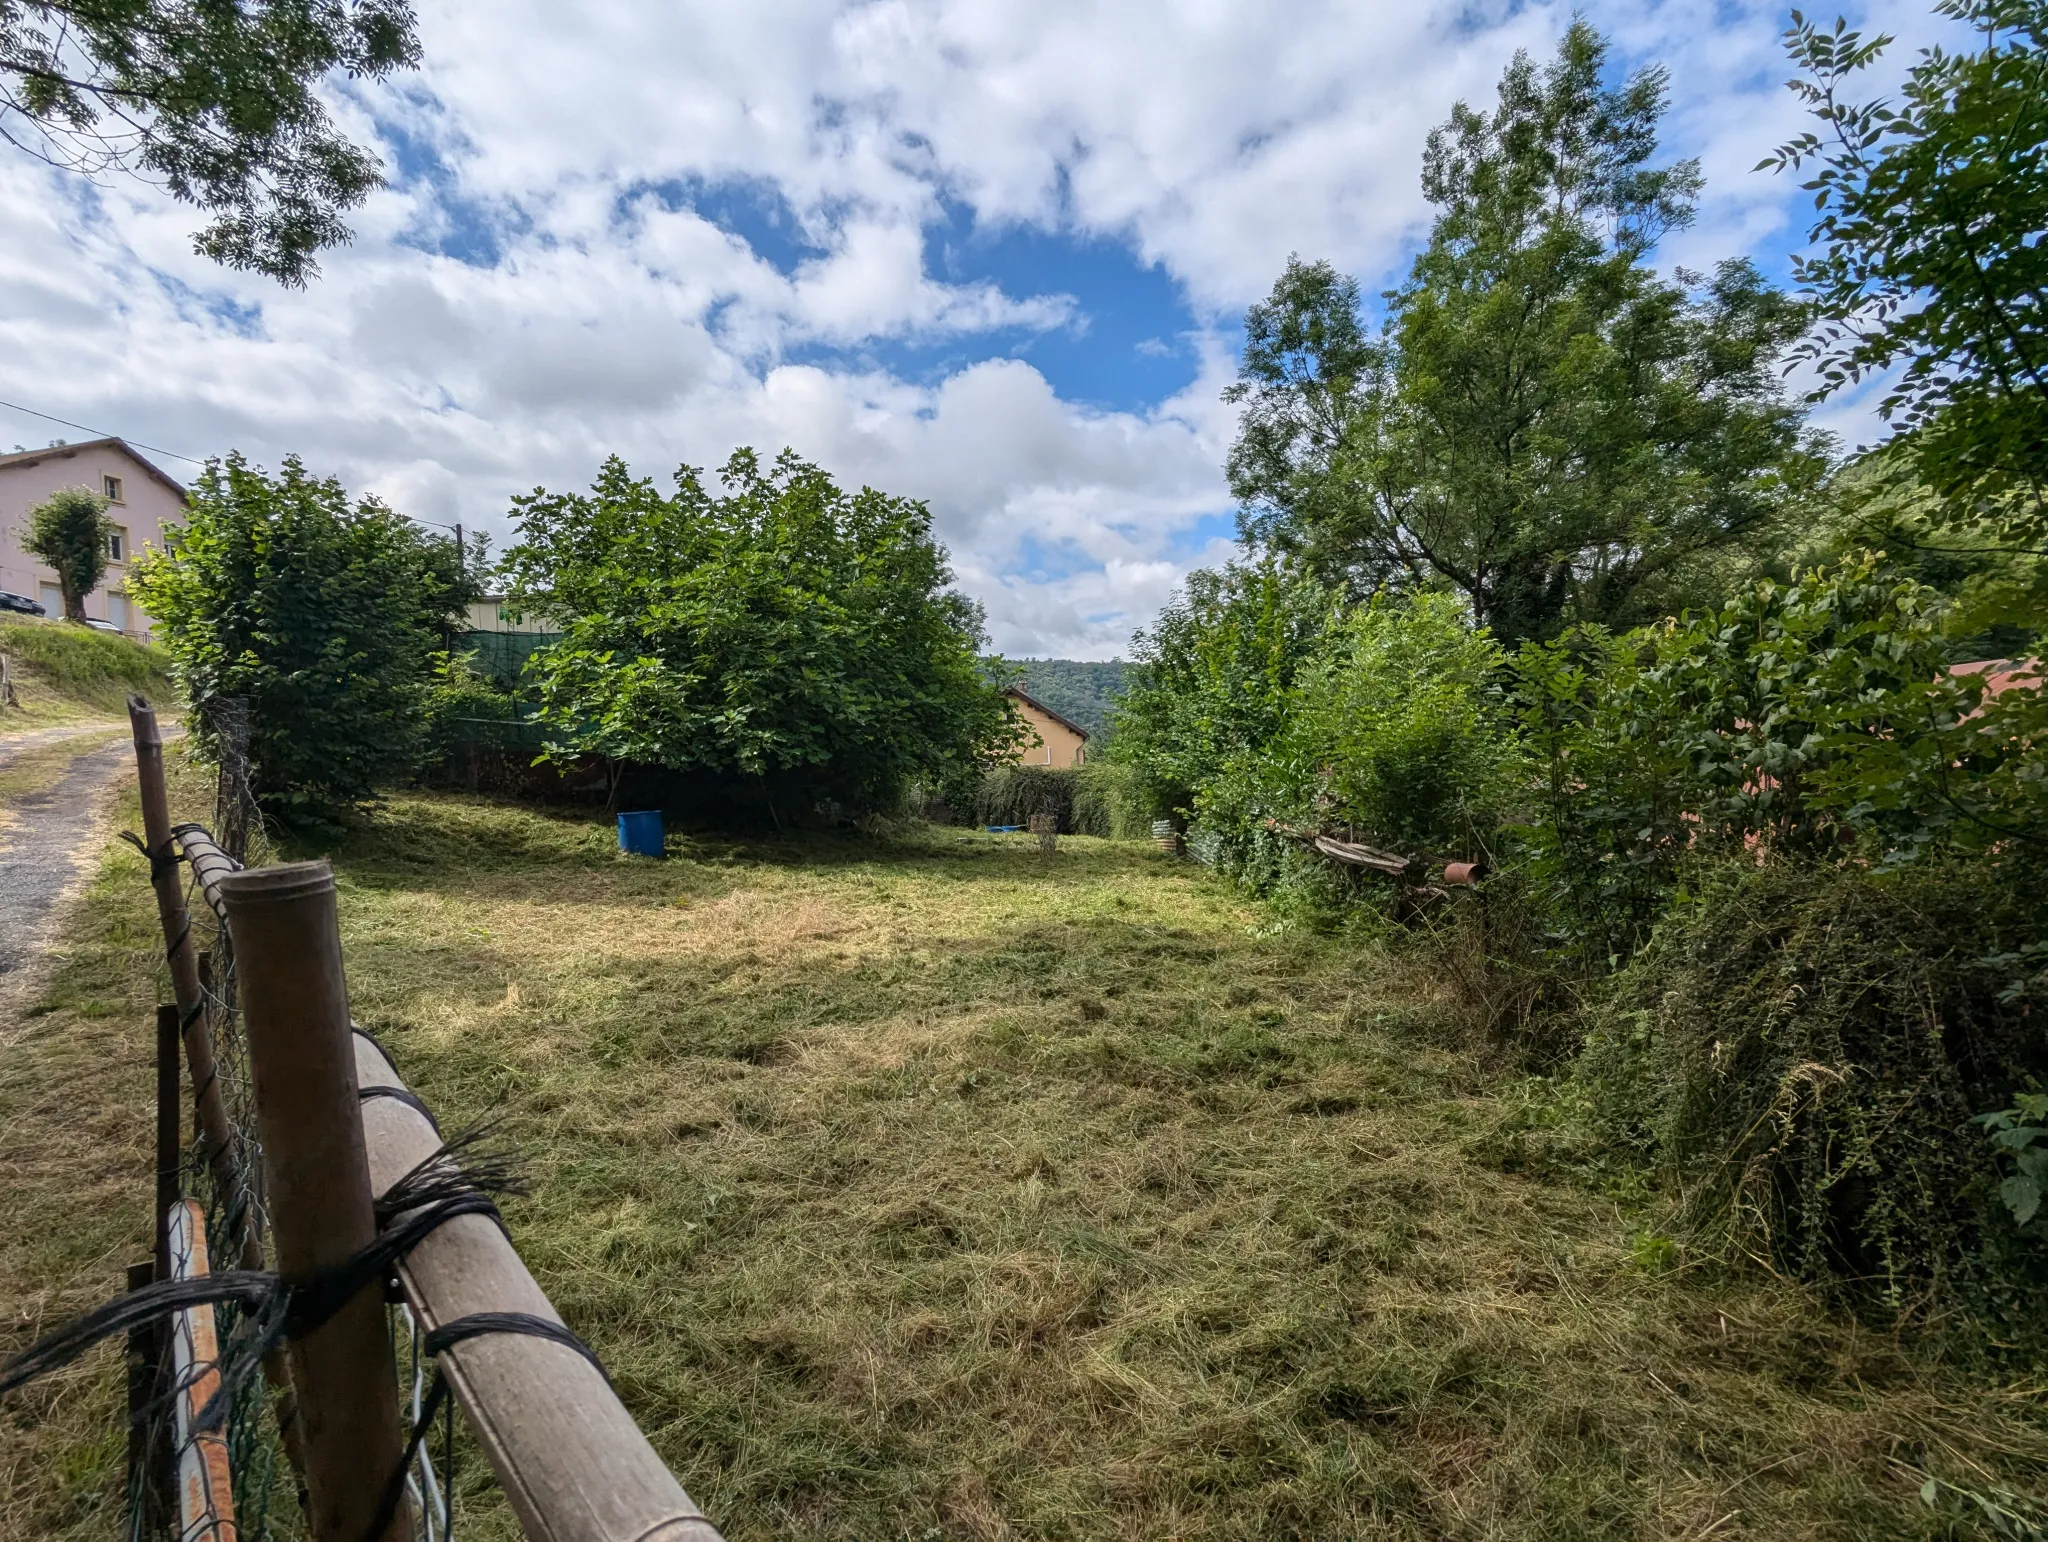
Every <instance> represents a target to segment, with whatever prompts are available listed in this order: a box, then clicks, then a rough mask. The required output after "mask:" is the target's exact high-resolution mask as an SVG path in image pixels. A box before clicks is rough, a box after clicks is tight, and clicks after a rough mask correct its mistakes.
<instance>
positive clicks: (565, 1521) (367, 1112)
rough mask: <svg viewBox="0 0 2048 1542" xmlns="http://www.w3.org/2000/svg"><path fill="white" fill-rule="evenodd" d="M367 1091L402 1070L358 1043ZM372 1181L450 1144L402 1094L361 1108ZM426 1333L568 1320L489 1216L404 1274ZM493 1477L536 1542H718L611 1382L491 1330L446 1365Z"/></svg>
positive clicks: (425, 1253) (395, 1083) (448, 1233)
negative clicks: (467, 1321) (491, 1321)
mask: <svg viewBox="0 0 2048 1542" xmlns="http://www.w3.org/2000/svg"><path fill="white" fill-rule="evenodd" d="M355 1070H356V1080H357V1082H358V1084H359V1085H360V1086H362V1087H363V1088H366V1089H367V1088H372V1087H397V1088H403V1087H404V1086H405V1083H404V1081H403V1080H402V1079H401V1078H400V1076H399V1074H398V1071H397V1068H396V1067H395V1066H393V1065H392V1064H391V1063H390V1062H389V1061H388V1060H386V1059H385V1058H384V1056H383V1055H382V1054H380V1053H379V1052H378V1050H377V1048H376V1046H375V1045H373V1044H371V1043H370V1042H369V1041H368V1040H366V1039H363V1038H361V1037H358V1038H357V1039H356V1065H355ZM362 1119H363V1134H364V1140H365V1143H366V1144H367V1146H368V1148H369V1153H370V1182H371V1186H372V1188H373V1189H374V1190H375V1191H376V1192H377V1193H379V1194H382V1193H383V1192H384V1191H385V1190H386V1189H388V1188H390V1187H391V1185H392V1184H393V1183H395V1182H397V1181H398V1179H399V1178H401V1177H403V1176H404V1175H405V1174H406V1173H408V1172H410V1171H411V1170H412V1169H413V1168H414V1167H416V1166H417V1165H418V1164H419V1163H421V1162H423V1161H425V1160H426V1159H427V1158H429V1157H431V1156H432V1155H433V1154H434V1153H435V1152H436V1151H438V1150H439V1149H440V1147H441V1138H440V1136H439V1135H437V1134H436V1133H435V1131H434V1127H433V1126H432V1125H431V1124H430V1123H429V1122H428V1121H427V1119H426V1118H425V1117H424V1116H422V1115H421V1114H420V1113H419V1111H418V1110H416V1109H414V1108H411V1107H409V1106H407V1105H406V1104H404V1103H401V1102H399V1101H398V1100H397V1099H395V1098H368V1099H366V1100H365V1101H364V1102H363V1105H362ZM398 1278H399V1284H400V1286H401V1287H402V1288H403V1290H404V1292H405V1296H406V1300H407V1302H408V1303H409V1304H410V1305H411V1307H412V1311H413V1315H414V1317H415V1318H417V1319H418V1320H419V1323H420V1325H421V1328H422V1329H423V1330H424V1331H432V1330H433V1329H435V1328H438V1327H441V1326H442V1325H443V1324H445V1323H449V1322H452V1321H453V1320H455V1319H456V1318H458V1317H466V1316H468V1315H470V1314H471V1313H474V1312H524V1313H528V1314H530V1315H532V1316H535V1317H542V1318H546V1319H548V1320H550V1321H553V1322H560V1321H561V1320H562V1318H561V1314H560V1313H559V1312H557V1311H556V1310H555V1308H554V1306H553V1304H552V1303H551V1302H550V1301H549V1300H548V1298H547V1295H546V1294H545V1293H544V1292H543V1291H542V1290H541V1288H540V1286H539V1285H538V1284H537V1283H535V1281H534V1278H533V1275H532V1274H531V1273H529V1272H528V1270H527V1267H526V1265H525V1264H524V1263H523V1262H522V1261H521V1260H520V1257H519V1254H518V1252H517V1251H516V1250H515V1249H514V1248H513V1246H512V1244H511V1242H510V1241H509V1240H507V1238H506V1236H505V1234H504V1232H503V1231H501V1230H500V1229H499V1228H498V1227H497V1225H496V1224H494V1223H493V1222H492V1221H491V1219H490V1218H489V1217H488V1216H481V1215H463V1216H457V1217H455V1218H454V1219H453V1220H450V1221H448V1222H447V1223H446V1224H444V1225H442V1226H441V1227H439V1228H437V1229H436V1230H435V1231H434V1232H433V1233H432V1234H431V1235H429V1236H428V1237H427V1238H426V1240H425V1241H423V1242H421V1243H420V1244H419V1246H418V1247H416V1248H414V1249H413V1251H412V1255H411V1256H410V1257H409V1258H408V1259H407V1260H406V1261H405V1262H404V1263H403V1264H401V1265H400V1266H399V1270H398ZM441 1368H442V1370H443V1371H444V1372H445V1373H446V1375H447V1377H448V1384H449V1386H450V1387H451V1388H452V1389H453V1390H454V1393H455V1397H456V1399H457V1401H459V1402H460V1403H461V1405H462V1410H463V1413H464V1415H465V1416H466V1417H467V1418H468V1420H469V1426H470V1429H471V1430H472V1431H473V1432H474V1433H475V1435H476V1439H477V1444H478V1445H479V1446H481V1447H482V1448H483V1452H484V1455H485V1457H486V1458H487V1459H488V1460H489V1462H490V1464H491V1468H492V1470H493V1471H494V1472H495V1473H496V1474H497V1476H498V1482H499V1484H500V1486H501V1487H503V1489H504V1491H505V1494H506V1497H507V1498H509V1499H510V1500H511V1502H512V1508H513V1511H514V1512H515V1513H516V1514H517V1515H518V1517H519V1523H520V1526H521V1528H522V1529H523V1530H524V1531H525V1533H526V1536H527V1537H528V1538H529V1539H530V1542H720V1539H719V1532H718V1529H717V1528H716V1527H715V1526H713V1525H712V1524H711V1522H710V1521H708V1520H706V1519H705V1518H704V1513H703V1512H702V1511H701V1510H699V1509H698V1508H697V1506H696V1505H695V1504H694V1503H692V1502H691V1499H690V1496H689V1495H688V1494H686V1493H684V1492H683V1486H682V1485H681V1484H680V1483H678V1482H677V1481H676V1479H675V1475H674V1474H673V1473H671V1472H670V1471H669V1470H668V1467H667V1465H666V1464H665V1463H664V1462H663V1461H662V1459H661V1458H660V1456H658V1455H657V1454H656V1453H655V1450H654V1447H653V1446H652V1445H650V1444H649V1443H648V1440H647V1437H646V1436H645V1435H643V1434H642V1433H641V1432H640V1427H639V1425H637V1424H636V1423H634V1421H633V1416H632V1415H631V1414H630V1413H628V1412H627V1411H626V1407H625V1405H624V1404H623V1403H621V1402H620V1401H619V1398H618V1394H617V1393H616V1392H614V1391H613V1390H612V1387H611V1384H610V1383H609V1382H608V1381H606V1380H605V1378H604V1376H603V1374H602V1373H600V1372H599V1371H598V1369H597V1368H596V1367H595V1366H593V1365H592V1364H591V1363H590V1362H589V1361H587V1360H585V1359H584V1358H583V1357H582V1356H581V1355H579V1354H577V1353H576V1351H575V1350H573V1349H571V1348H569V1347H568V1346H567V1345H564V1344H557V1343H554V1342H552V1341H551V1340H547V1339H538V1338H533V1337H530V1336H526V1335H516V1334H489V1335H486V1336H483V1337H479V1338H474V1339H469V1340H466V1341H464V1342H463V1343H461V1344H458V1345H456V1346H455V1347H454V1348H452V1349H450V1350H448V1351H446V1352H445V1353H444V1354H443V1355H442V1356H441Z"/></svg>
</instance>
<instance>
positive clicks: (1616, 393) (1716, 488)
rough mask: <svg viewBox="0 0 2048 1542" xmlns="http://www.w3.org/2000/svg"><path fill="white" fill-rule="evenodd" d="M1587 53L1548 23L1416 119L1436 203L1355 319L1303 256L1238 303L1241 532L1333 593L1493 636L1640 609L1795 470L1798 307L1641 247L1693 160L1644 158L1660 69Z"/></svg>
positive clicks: (1742, 530)
mask: <svg viewBox="0 0 2048 1542" xmlns="http://www.w3.org/2000/svg"><path fill="white" fill-rule="evenodd" d="M1606 52H1607V48H1606V44H1605V42H1604V41H1603V39H1602V38H1601V37H1600V35H1599V33H1597V32H1596V31H1594V29H1593V28H1591V27H1590V26H1588V25H1586V24H1585V23H1584V22H1577V23H1574V24H1573V26H1572V27H1571V28H1570V30H1569V31H1568V32H1567V33H1566V34H1565V37H1564V41H1563V43H1562V45H1561V46H1560V48H1559V50H1558V54H1557V57H1556V58H1555V59H1554V60H1553V61H1552V62H1551V63H1550V64H1548V65H1547V66H1545V67H1543V68H1541V69H1539V68H1538V67H1537V66H1536V64H1535V63H1534V62H1533V61H1532V60H1531V59H1530V58H1529V57H1528V56H1527V55H1526V54H1522V55H1517V56H1516V58H1515V60H1514V62H1513V63H1512V64H1511V65H1510V66H1509V68H1508V70H1507V72H1506V74H1505V75H1504V76H1503V77H1502V80H1501V85H1500V100H1499V102H1498V104H1497V105H1496V107H1495V108H1494V110H1493V111H1492V112H1491V113H1482V112H1480V111H1477V110H1475V109H1474V108H1472V107H1469V106H1467V105H1466V104H1464V103H1462V102H1461V103H1459V104H1458V105H1457V107H1456V108H1455V109H1454V110H1453V112H1452V114H1451V117H1450V120H1449V121H1448V122H1447V123H1445V124H1444V125H1442V126H1441V127H1439V128H1438V129H1437V130H1436V131H1435V132H1433V133H1432V134H1431V135H1430V137H1429V142H1428V148H1427V150H1426V152H1425V155H1424V158H1423V173H1422V185H1423V190H1424V192H1425V193H1426V194H1427V195H1428V197H1429V200H1430V202H1431V203H1433V204H1434V205H1436V207H1437V210H1438V214H1437V217H1436V222H1435V225H1434V226H1433V228H1432V229H1431V232H1430V238H1429V243H1428V245H1427V247H1426V248H1425V249H1424V251H1423V252H1422V253H1421V255H1420V256H1418V257H1417V258H1416V260H1415V264H1414V267H1413V269H1412V270H1411V272H1410V274H1409V277H1408V281H1407V282H1406V283H1405V284H1404V285H1403V286H1402V287H1401V288H1399V289H1397V290H1394V291H1392V292H1391V293H1389V294H1388V295H1387V296H1386V297H1385V299H1386V320H1385V325H1384V327H1383V328H1382V329H1381V330H1380V331H1379V332H1378V333H1377V335H1375V334H1373V333H1371V332H1369V330H1368V329H1367V327H1366V325H1365V323H1364V321H1363V319H1362V316H1361V308H1360V297H1359V292H1358V286H1357V284H1356V283H1355V282H1354V281H1353V280H1351V279H1349V278H1347V277H1344V276H1343V275H1340V274H1339V273H1337V272H1336V271H1335V270H1334V269H1332V268H1331V267H1330V266H1329V265H1328V264H1327V263H1304V262H1302V261H1300V260H1299V259H1294V260H1291V261H1290V262H1289V264H1288V267H1287V270H1286V272H1285V273H1284V274H1283V275H1282V276H1281V279H1280V281H1279V283H1278V284H1277V285H1276V286H1275V288H1274V290H1273V293H1272V295H1271V296H1270V297H1269V298H1268V299H1267V300H1266V301H1265V302H1264V303H1262V304H1260V305H1256V306H1254V307H1253V308H1252V309H1251V311H1250V312H1249V313H1248V315H1247V317H1246V345H1245V353H1244V360H1243V364H1242V368H1241V371H1240V375H1239V378H1238V381H1237V383H1236V384H1235V385H1233V386H1232V387H1231V388H1230V390H1229V391H1228V392H1227V393H1226V399H1227V400H1230V401H1234V402H1237V403H1240V404H1241V405H1242V407H1243V409H1244V410H1243V417H1242V420H1241V423H1240V429H1239V434H1238V438H1237V441H1236V443H1235V445H1234V446H1233V447H1232V450H1231V455H1230V461H1229V474H1230V481H1231V487H1232V490H1233V492H1234V493H1235V494H1236V495H1237V497H1238V498H1239V500H1240V502H1241V504H1242V508H1243V515H1242V527H1243V534H1244V535H1245V536H1246V538H1247V539H1248V540H1250V541H1252V542H1254V543H1255V544H1259V545H1262V546H1265V547H1268V548H1270V549H1273V550H1275V551H1276V552H1278V553H1280V554H1282V555H1285V556H1288V557H1290V558H1293V559H1297V560H1300V561H1304V562H1305V563H1306V564H1307V565H1308V566H1309V567H1310V568H1311V569H1312V570H1314V571H1315V572H1316V573H1317V574H1318V575H1319V576H1320V577H1322V578H1324V579H1325V580H1328V581H1333V582H1338V583H1342V584H1344V585H1346V586H1348V587H1350V588H1352V589H1354V590H1360V591H1366V590H1376V589H1397V590H1398V589H1403V588H1412V587H1442V586H1449V587H1452V588H1454V589H1456V590H1459V591H1462V592H1463V594H1464V595H1465V596H1466V597H1467V599H1468V601H1469V603H1470V605H1471V608H1472V611H1473V613H1474V615H1475V616H1476V618H1477V619H1478V620H1479V621H1480V622H1482V623H1483V624H1485V625H1487V626H1489V627H1491V628H1492V629H1493V631H1494V633H1495V635H1496V636H1497V637H1499V638H1501V639H1502V640H1503V641H1505V642H1509V643H1512V642H1514V641H1516V640H1519V639H1521V638H1524V637H1531V636H1536V637H1543V636H1549V635H1552V634H1554V633H1555V632H1556V631H1557V630H1558V629H1559V628H1560V627H1561V626H1563V625H1565V624H1567V623H1568V622H1570V621H1573V620H1599V621H1605V622H1610V623H1627V622H1630V621H1633V620H1636V619H1639V618H1641V617H1643V616H1645V615H1648V614H1653V613H1656V612H1658V611H1659V610H1661V609H1662V608H1664V607H1666V606H1668V605H1670V604H1672V603H1673V602H1674V600H1675V598H1676V597H1677V596H1678V595H1679V594H1680V593H1681V592H1682V591H1683V590H1684V589H1685V587H1686V586H1688V585H1689V584H1691V583H1693V582H1694V581H1696V579H1697V576H1698V573H1699V570H1700V569H1701V567H1702V566H1703V565H1704V564H1705V563H1707V562H1709V561H1711V559H1712V557H1713V554H1716V553H1718V552H1721V551H1723V550H1725V549H1726V548H1728V547H1730V546H1733V545H1738V544H1740V543H1744V542H1746V541H1751V540H1755V539H1760V538H1761V537H1762V536H1763V535H1764V534H1765V533H1766V532H1767V531H1768V530H1770V528H1771V527H1772V526H1773V525H1774V523H1776V522H1777V521H1778V520H1779V519H1780V517H1781V516H1782V515H1783V514H1784V513H1785V512H1786V510H1787V509H1788V507H1789V506H1790V505H1791V504H1792V503H1794V502H1795V501H1796V500H1797V499H1798V498H1799V497H1800V496H1801V495H1802V494H1803V493H1804V492H1805V491H1806V490H1807V489H1808V488H1809V487H1810V486H1811V485H1812V484H1813V482H1814V481H1815V480H1816V479H1817V478H1818V476H1819V474H1820V472H1821V470H1822V466H1823V463H1822V457H1821V455H1820V454H1819V449H1820V446H1819V444H1818V443H1817V442H1816V440H1815V439H1814V437H1813V436H1811V435H1809V434H1808V433H1806V432H1805V430H1804V429H1803V426H1802V414H1801V409H1800V408H1798V407H1797V406H1795V405H1794V404H1792V403H1791V402H1789V401H1788V400H1787V399H1786V398H1785V396H1784V394H1783V393H1782V391H1781V390H1780V388H1779V385H1778V380H1777V370H1776V366H1777V364H1778V362H1779V360H1780V358H1781V356H1782V355H1783V354H1784V352H1785V350H1786V349H1787V348H1788V347H1789V346H1790V345H1791V344H1792V343H1793V342H1794V340H1795V339H1797V338H1798V337H1799V335H1800V334H1801V332H1802V331H1803V329H1804V326H1805V320H1806V313H1805V311H1804V309H1803V308H1802V307H1801V306H1799V305H1798V304H1795V303H1794V302H1793V301H1791V300H1789V299H1788V298H1786V297H1785V296H1783V295H1782V294H1780V293H1779V292H1777V291H1776V290H1774V289H1772V288H1771V287H1770V286H1769V285H1767V284H1766V283H1765V282H1764V281H1763V279H1762V278H1761V277H1760V276H1759V274H1758V273H1757V272H1756V270H1755V269H1754V268H1753V267H1751V266H1750V265H1749V264H1748V263H1747V262H1744V261H1731V262H1725V263H1722V264H1721V265H1720V266H1719V267H1718V268H1717V269H1716V270H1715V272H1714V273H1713V275H1712V276H1711V277H1703V276H1701V275H1697V274H1689V273H1685V272H1683V271H1681V272H1679V273H1677V274H1676V275H1675V277H1674V278H1672V279H1666V278H1664V277H1663V276H1661V275H1660V274H1659V273H1658V272H1657V271H1656V269H1655V268H1654V267H1653V266H1652V265H1651V262H1650V258H1651V255H1652V253H1653V252H1654V250H1655V248H1656V246H1657V244H1658V242H1659V240H1660V239H1661V238H1662V237H1663V236H1664V235H1665V234H1666V233H1667V232H1668V231H1670V230H1673V229H1675V228H1678V227H1680V226H1683V225H1685V224H1687V223H1688V222H1690V220H1691V219H1692V217H1693V210H1694V204H1695V200H1696V198H1697V195H1698V192H1699V187H1700V177H1699V171H1698V167H1697V165H1696V164H1695V163H1693V162H1691V161H1681V162H1677V163H1675V164H1671V165H1665V166H1657V165H1654V164H1653V161H1654V160H1655V156H1656V147H1657V134H1656V130H1657V123H1658V120H1659V118H1660V117H1661V116H1662V115H1663V112H1664V105H1665V76H1664V72H1663V71H1662V70H1646V71H1642V72H1640V73H1638V74H1636V75H1634V76H1632V77H1630V78H1629V79H1628V80H1626V81H1625V82H1623V83H1621V84H1620V85H1618V86H1609V85H1607V84H1605V83H1604V82H1603V74H1604V70H1605V63H1606Z"/></svg>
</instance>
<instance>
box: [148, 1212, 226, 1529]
mask: <svg viewBox="0 0 2048 1542" xmlns="http://www.w3.org/2000/svg"><path fill="white" fill-rule="evenodd" d="M165 1232H166V1235H167V1237H168V1239H169V1243H170V1255H171V1278H172V1279H176V1280H195V1279H199V1278H202V1277H203V1276H204V1275H206V1274H207V1273H208V1272H209V1271H208V1268H207V1262H206V1212H205V1211H203V1210H201V1209H200V1208H199V1205H198V1202H197V1201H195V1200H190V1199H181V1200H179V1201H178V1203H176V1204H175V1205H173V1206H172V1207H171V1213H170V1216H169V1217H168V1220H167V1224H166V1226H165ZM171 1372H172V1377H173V1380H172V1383H171V1384H172V1386H174V1387H175V1388H176V1389H177V1404H176V1406H175V1408H174V1409H173V1411H172V1419H173V1423H172V1427H173V1429H174V1430H175V1431H176V1434H177V1452H178V1536H179V1538H180V1539H181V1542H235V1538H236V1535H237V1533H236V1530H235V1486H234V1480H233V1478H232V1476H231V1475H230V1473H229V1471H228V1443H227V1437H226V1436H225V1435H223V1434H222V1433H221V1432H220V1431H219V1430H217V1429H215V1430H197V1429H195V1428H194V1424H195V1423H196V1421H197V1419H198V1416H199V1410H200V1409H202V1408H204V1407H205V1406H206V1404H207V1401H208V1400H209V1399H210V1398H212V1396H213V1395H214V1393H215V1392H217V1391H219V1390H220V1340H219V1337H218V1335H217V1334H216V1332H215V1330H214V1321H213V1308H212V1307H211V1306H195V1307H187V1308H186V1309H185V1310H183V1311H181V1312H179V1313H178V1314H177V1315H176V1316H174V1317H173V1318H172V1319H171Z"/></svg>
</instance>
